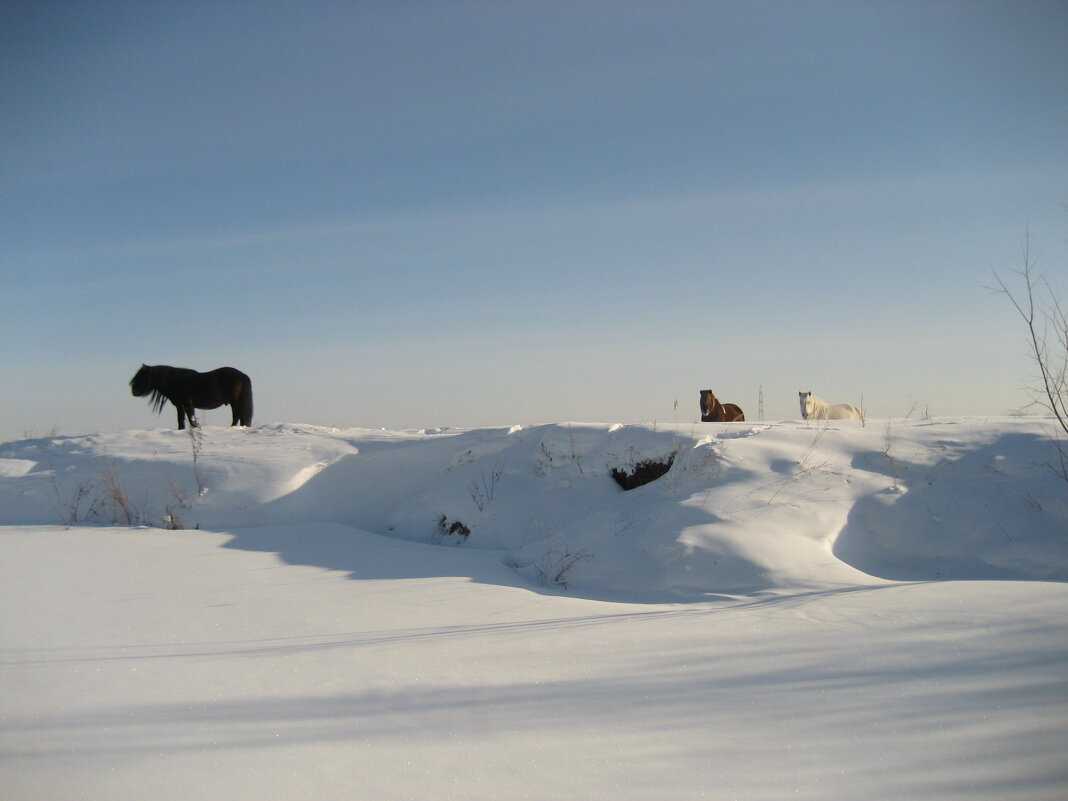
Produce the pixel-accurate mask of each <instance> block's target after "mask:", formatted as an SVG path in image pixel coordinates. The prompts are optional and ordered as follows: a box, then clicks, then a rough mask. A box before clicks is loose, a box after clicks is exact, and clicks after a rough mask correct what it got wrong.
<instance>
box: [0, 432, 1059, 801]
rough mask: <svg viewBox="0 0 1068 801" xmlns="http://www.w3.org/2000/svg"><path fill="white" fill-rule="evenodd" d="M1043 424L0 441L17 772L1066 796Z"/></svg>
mask: <svg viewBox="0 0 1068 801" xmlns="http://www.w3.org/2000/svg"><path fill="white" fill-rule="evenodd" d="M1050 431H1051V428H1050V425H1049V422H1048V421H1045V420H1039V419H1008V418H1003V419H1002V418H999V419H946V420H935V421H929V420H910V421H905V420H893V421H888V420H869V421H867V422H866V423H865V424H861V423H860V422H856V421H830V422H815V421H813V422H803V421H784V422H775V423H737V424H711V423H708V424H702V423H697V424H688V423H687V424H679V425H669V426H664V425H659V426H653V425H649V426H619V425H599V424H578V423H574V424H566V423H565V424H558V425H546V426H532V427H518V426H517V427H515V428H512V429H475V430H465V431H460V430H433V431H408V432H391V431H377V430H363V429H360V430H335V429H324V428H317V427H312V426H301V425H280V424H272V425H261V426H256V427H254V428H252V429H229V428H221V427H208V428H206V429H203V430H202V432H200V433H199V434H197V435H196V436H195V437H194V436H191V435H190V434H189V433H187V432H180V431H174V430H166V429H159V430H152V431H129V432H124V433H119V434H107V435H91V436H75V437H47V438H42V439H33V440H22V441H17V442H8V443H3V444H0V526H2V528H0V675H2V685H0V687H2V693H0V796H2V797H3V798H5V799H15V800H20V799H26V800H27V801H30V799H33V800H35V801H49V799H82V798H84V799H109V801H116V800H119V799H144V798H153V799H190V798H220V799H222V798H225V799H294V798H314V799H335V798H336V799H353V798H368V799H370V798H373V799H448V798H471V799H473V798H485V799H491V798H493V799H500V798H533V799H559V798H591V799H599V798H604V799H629V798H643V799H644V798H650V799H652V798H657V799H660V798H672V799H693V798H711V799H735V798H738V799H769V801H770V800H771V799H776V800H778V799H784V798H792V799H793V798H797V799H868V798H870V799H913V798H917V799H918V798H932V797H935V798H944V799H998V801H1003V799H1007V798H1012V799H1036V800H1037V799H1044V800H1045V799H1054V798H1064V797H1066V796H1068V763H1066V761H1065V759H1064V753H1065V750H1066V748H1068V637H1066V636H1065V635H1066V633H1068V626H1066V623H1065V621H1066V619H1068V484H1066V483H1065V481H1064V479H1063V478H1062V477H1060V476H1058V475H1057V474H1056V472H1055V471H1054V470H1053V469H1052V468H1051V464H1053V463H1055V462H1056V452H1055V450H1054V448H1053V446H1052V444H1051V443H1050V441H1049V437H1048V433H1049V432H1050ZM650 463H653V464H660V465H663V466H665V467H666V466H667V465H669V464H670V469H668V470H667V472H666V473H665V474H664V475H663V476H662V477H661V478H659V479H657V480H655V481H653V482H651V483H648V484H646V485H644V486H640V487H638V488H636V489H632V490H630V491H624V490H623V489H621V487H620V486H619V485H618V484H617V483H616V482H615V481H614V480H613V478H612V472H613V470H615V471H620V472H621V473H622V474H629V473H631V472H633V470H634V468H635V467H636V466H639V465H648V464H650Z"/></svg>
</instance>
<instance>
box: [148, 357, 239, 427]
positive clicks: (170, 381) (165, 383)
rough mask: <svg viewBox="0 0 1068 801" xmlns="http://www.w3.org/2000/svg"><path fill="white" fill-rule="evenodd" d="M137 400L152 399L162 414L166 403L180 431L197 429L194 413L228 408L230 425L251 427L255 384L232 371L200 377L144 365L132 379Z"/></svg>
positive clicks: (183, 369)
mask: <svg viewBox="0 0 1068 801" xmlns="http://www.w3.org/2000/svg"><path fill="white" fill-rule="evenodd" d="M130 390H131V391H132V392H133V394H134V397H137V398H143V397H145V396H146V395H149V396H150V400H149V402H150V403H151V404H152V408H153V409H154V410H155V411H156V414H159V413H160V412H161V411H163V406H164V404H165V403H166V402H167V401H170V402H171V403H173V404H174V408H176V409H177V410H178V428H180V429H181V428H185V419H186V418H187V417H188V418H189V425H191V426H192V427H193V428H198V427H199V426H200V423H198V422H197V418H196V414H195V413H194V411H193V410H194V409H218V408H219V407H220V406H223V405H227V406H229V407H230V408H231V409H232V410H233V413H234V422H233V423H231V425H235V426H236V425H239V424H240V425H243V426H250V425H252V381H251V379H249V377H248V376H247V375H245V374H244V373H242V372H241V371H240V370H235V369H234V368H233V367H220V368H219V369H218V370H212V371H211V372H210V373H198V372H197V371H196V370H190V369H188V368H186V367H168V366H167V365H165V364H158V365H154V366H150V365H147V364H142V365H141V369H140V370H138V371H137V374H136V375H134V377H133V378H132V379H130Z"/></svg>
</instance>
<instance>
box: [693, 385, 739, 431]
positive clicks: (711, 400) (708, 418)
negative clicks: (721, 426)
mask: <svg viewBox="0 0 1068 801" xmlns="http://www.w3.org/2000/svg"><path fill="white" fill-rule="evenodd" d="M743 420H745V414H743V413H742V410H741V408H740V407H738V406H735V405H734V404H733V403H720V402H719V398H717V397H716V396H715V395H713V394H712V390H710V389H702V390H701V422H702V423H735V422H741V421H743Z"/></svg>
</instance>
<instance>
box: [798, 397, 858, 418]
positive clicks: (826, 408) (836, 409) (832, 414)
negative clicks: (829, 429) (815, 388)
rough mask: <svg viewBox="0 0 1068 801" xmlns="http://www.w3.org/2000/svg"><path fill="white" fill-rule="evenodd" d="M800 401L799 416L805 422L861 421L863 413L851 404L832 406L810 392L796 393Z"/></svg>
mask: <svg viewBox="0 0 1068 801" xmlns="http://www.w3.org/2000/svg"><path fill="white" fill-rule="evenodd" d="M797 394H798V395H799V396H800V399H801V416H802V417H804V418H805V419H806V420H863V419H864V413H863V412H862V411H861V410H860V409H858V408H857V407H856V406H854V405H853V404H852V403H836V404H834V405H833V406H832V405H831V404H829V403H827V401H825V400H823V398H817V397H816V396H815V395H813V394H812V393H811V392H798V393H797Z"/></svg>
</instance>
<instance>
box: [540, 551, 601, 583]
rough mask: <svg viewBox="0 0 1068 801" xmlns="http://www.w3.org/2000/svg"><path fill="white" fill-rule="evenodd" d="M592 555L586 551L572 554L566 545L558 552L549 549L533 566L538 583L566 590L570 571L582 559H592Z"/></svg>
mask: <svg viewBox="0 0 1068 801" xmlns="http://www.w3.org/2000/svg"><path fill="white" fill-rule="evenodd" d="M592 558H593V554H592V553H587V552H586V551H577V552H572V551H571V549H570V548H568V547H567V545H566V544H565V545H563V546H562V547H561V548H560V549H559V550H557V549H555V548H550V549H548V550H547V551H546V552H545V555H544V556H543V557H542V558H541V561H540V562H538V564H536V565H534V572H535V573H536V574H537V577H538V582H539V583H540V584H541V585H542V586H543V587H548V586H557V587H563V588H564V589H565V590H566V589H567V576H568V573H570V572H571V569H572V568H573V567H574V566H575V565H577V564H578V563H579V562H581V561H582V560H583V559H592Z"/></svg>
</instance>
